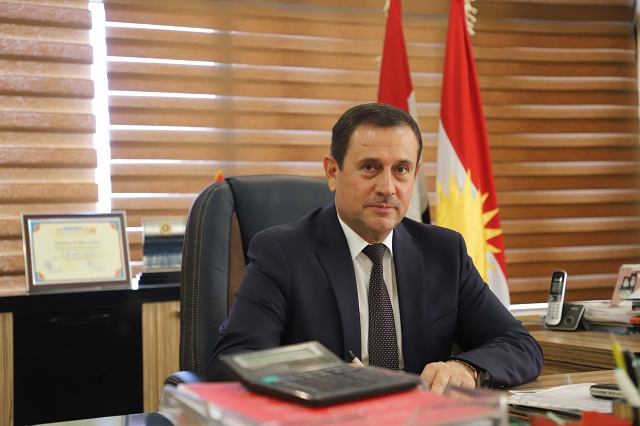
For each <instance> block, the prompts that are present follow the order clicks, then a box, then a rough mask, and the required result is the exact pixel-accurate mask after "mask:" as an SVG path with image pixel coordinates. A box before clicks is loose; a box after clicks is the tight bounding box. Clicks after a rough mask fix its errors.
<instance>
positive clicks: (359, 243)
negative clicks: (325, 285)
mask: <svg viewBox="0 0 640 426" xmlns="http://www.w3.org/2000/svg"><path fill="white" fill-rule="evenodd" d="M336 215H337V216H338V221H339V222H340V226H341V227H342V231H343V232H344V236H345V237H346V238H347V244H348V245H349V251H350V252H351V260H353V259H355V258H356V256H358V255H359V254H360V252H361V251H362V249H364V248H365V247H366V246H368V245H369V243H368V242H367V241H365V239H364V238H362V237H361V236H360V235H358V234H356V231H354V230H353V229H351V228H349V225H347V224H346V223H344V221H343V220H342V219H341V218H340V215H339V214H338V212H337V211H336ZM382 244H384V245H385V246H386V247H387V248H388V249H389V251H390V252H391V256H393V230H391V232H389V235H388V236H387V238H385V240H384V241H383V242H382Z"/></svg>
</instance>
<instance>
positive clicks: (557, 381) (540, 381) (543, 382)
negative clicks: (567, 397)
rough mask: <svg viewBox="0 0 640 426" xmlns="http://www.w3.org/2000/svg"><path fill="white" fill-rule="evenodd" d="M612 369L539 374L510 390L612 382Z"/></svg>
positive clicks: (613, 380)
mask: <svg viewBox="0 0 640 426" xmlns="http://www.w3.org/2000/svg"><path fill="white" fill-rule="evenodd" d="M614 382H615V379H614V378H613V370H600V371H589V372H586V373H571V374H552V375H549V376H540V377H538V378H537V379H536V380H534V381H532V382H529V383H525V384H523V385H520V386H516V387H515V388H512V389H511V390H515V391H524V390H533V389H547V388H552V387H554V386H564V385H575V384H579V383H614Z"/></svg>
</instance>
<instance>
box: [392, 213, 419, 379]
mask: <svg viewBox="0 0 640 426" xmlns="http://www.w3.org/2000/svg"><path fill="white" fill-rule="evenodd" d="M410 242H411V235H410V234H409V233H408V232H407V230H406V229H405V227H404V225H403V224H402V223H400V224H399V225H398V226H397V227H396V228H395V229H394V231H393V252H394V253H393V262H394V264H395V269H396V285H397V288H398V301H399V304H400V324H401V326H402V354H403V357H404V368H405V370H406V371H413V372H422V368H423V367H424V365H422V362H423V361H422V358H423V357H422V352H423V351H422V348H423V345H424V343H425V342H424V341H423V340H424V310H425V306H424V304H425V300H424V298H425V289H424V286H425V277H424V268H423V264H422V256H421V255H420V252H419V251H418V250H416V249H414V248H413V247H411V244H410Z"/></svg>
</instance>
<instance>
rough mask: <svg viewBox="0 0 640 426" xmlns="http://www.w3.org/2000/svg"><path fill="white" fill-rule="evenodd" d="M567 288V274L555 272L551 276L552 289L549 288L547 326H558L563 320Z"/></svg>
mask: <svg viewBox="0 0 640 426" xmlns="http://www.w3.org/2000/svg"><path fill="white" fill-rule="evenodd" d="M566 286H567V273H566V272H565V271H555V272H554V273H553V275H551V287H550V288H549V300H548V302H547V303H548V304H547V318H546V319H545V324H546V325H551V326H554V325H558V324H560V321H561V320H562V306H563V305H564V291H565V288H566Z"/></svg>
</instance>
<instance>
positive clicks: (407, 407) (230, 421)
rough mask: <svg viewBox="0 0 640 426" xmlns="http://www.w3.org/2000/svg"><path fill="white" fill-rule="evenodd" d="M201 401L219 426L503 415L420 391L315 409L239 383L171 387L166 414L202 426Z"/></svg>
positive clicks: (383, 423)
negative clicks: (183, 400)
mask: <svg viewBox="0 0 640 426" xmlns="http://www.w3.org/2000/svg"><path fill="white" fill-rule="evenodd" d="M180 394H182V397H184V396H185V395H189V396H190V398H191V399H190V401H189V403H188V404H184V405H185V406H189V409H188V410H185V411H184V412H183V413H182V415H181V416H178V415H176V414H175V413H176V410H175V408H176V398H174V400H173V402H172V399H171V396H176V395H178V396H180ZM177 399H179V398H177ZM195 401H201V402H202V404H205V405H206V408H204V407H201V408H200V410H197V411H200V412H201V413H205V412H206V413H207V414H206V415H207V416H208V417H209V418H208V419H207V421H209V422H211V421H212V422H213V424H219V425H270V426H272V425H279V426H306V425H313V426H317V425H329V424H330V425H339V426H390V425H391V426H393V425H398V426H399V425H425V426H430V425H447V424H456V423H459V422H464V421H469V420H474V419H482V418H496V417H498V418H499V417H500V415H501V414H500V409H499V406H497V405H491V404H487V405H484V404H482V403H479V402H478V400H454V399H451V398H449V397H446V396H439V395H435V394H432V393H430V392H426V391H423V390H420V389H414V390H410V391H406V392H401V393H395V394H391V395H385V396H381V397H376V398H369V399H364V400H361V401H355V402H348V403H344V404H338V405H333V406H328V407H321V408H313V407H305V406H302V405H298V404H295V403H291V402H287V401H281V400H278V399H274V398H270V397H267V396H262V395H258V394H253V393H251V392H249V391H247V390H246V389H245V388H243V387H242V385H241V384H240V383H237V382H228V383H199V384H191V385H181V386H180V387H179V388H173V389H171V388H170V387H168V386H167V387H165V391H164V393H163V405H162V408H161V412H163V413H165V414H171V415H169V417H171V420H172V421H174V423H175V424H179V425H187V424H191V425H192V424H194V423H196V424H198V423H201V420H200V421H199V420H197V419H196V420H194V418H193V416H191V417H192V418H191V419H190V421H189V420H188V419H187V417H188V415H185V413H187V412H188V411H191V412H193V411H194V403H195ZM171 405H172V406H173V407H171ZM177 405H180V404H179V403H178V404H177ZM172 409H173V411H172ZM178 411H179V410H178ZM187 414H188V413H187ZM196 417H197V416H196ZM180 418H181V419H182V420H180Z"/></svg>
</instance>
